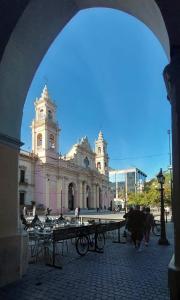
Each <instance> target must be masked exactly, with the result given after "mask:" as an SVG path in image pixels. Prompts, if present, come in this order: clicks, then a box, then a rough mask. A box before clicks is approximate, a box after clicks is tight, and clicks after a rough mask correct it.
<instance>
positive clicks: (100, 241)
mask: <svg viewBox="0 0 180 300" xmlns="http://www.w3.org/2000/svg"><path fill="white" fill-rule="evenodd" d="M104 245H105V236H104V233H103V232H98V233H97V232H95V233H94V234H89V235H82V236H80V237H78V238H77V240H76V251H77V253H78V254H79V255H81V256H84V255H86V253H87V252H88V251H96V252H99V253H101V252H103V249H104Z"/></svg>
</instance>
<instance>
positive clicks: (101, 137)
mask: <svg viewBox="0 0 180 300" xmlns="http://www.w3.org/2000/svg"><path fill="white" fill-rule="evenodd" d="M98 139H101V140H103V133H102V131H101V130H100V131H99V135H98Z"/></svg>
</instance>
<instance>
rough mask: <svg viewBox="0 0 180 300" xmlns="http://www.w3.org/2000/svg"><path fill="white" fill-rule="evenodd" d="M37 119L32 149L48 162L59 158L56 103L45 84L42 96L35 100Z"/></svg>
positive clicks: (34, 124) (33, 130) (33, 122)
mask: <svg viewBox="0 0 180 300" xmlns="http://www.w3.org/2000/svg"><path fill="white" fill-rule="evenodd" d="M34 106H35V119H34V120H33V121H32V126H31V127H32V151H33V152H34V153H35V154H37V155H38V156H39V158H40V159H41V160H42V161H43V162H46V161H47V160H48V159H51V158H52V159H56V158H58V156H59V155H58V148H59V145H58V142H59V141H58V139H59V131H60V129H59V126H58V123H57V121H56V117H55V113H56V105H55V103H53V101H52V100H51V99H50V97H49V93H48V89H47V86H46V85H45V87H44V89H43V92H42V94H41V97H40V98H39V99H38V98H37V99H36V101H35V102H34Z"/></svg>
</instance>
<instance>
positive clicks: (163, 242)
mask: <svg viewBox="0 0 180 300" xmlns="http://www.w3.org/2000/svg"><path fill="white" fill-rule="evenodd" d="M157 180H158V183H159V184H160V189H159V191H160V195H161V236H160V239H159V241H158V243H159V245H169V241H168V240H167V238H166V228H165V219H164V195H163V191H164V188H163V184H164V183H165V177H164V175H163V173H162V168H161V169H160V172H159V173H158V174H157Z"/></svg>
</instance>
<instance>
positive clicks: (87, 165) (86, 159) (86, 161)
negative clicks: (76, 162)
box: [84, 156, 89, 168]
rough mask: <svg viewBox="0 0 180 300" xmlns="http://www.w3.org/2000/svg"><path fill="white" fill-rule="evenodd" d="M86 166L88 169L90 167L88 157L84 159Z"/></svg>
mask: <svg viewBox="0 0 180 300" xmlns="http://www.w3.org/2000/svg"><path fill="white" fill-rule="evenodd" d="M84 165H85V167H86V168H88V167H89V159H88V158H87V156H86V158H85V159H84Z"/></svg>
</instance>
